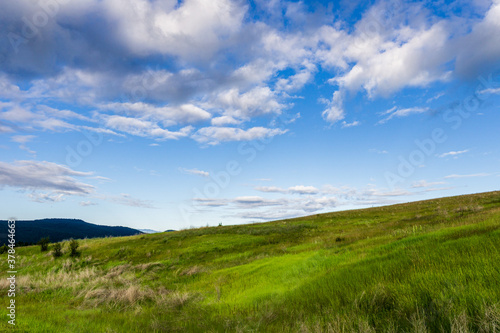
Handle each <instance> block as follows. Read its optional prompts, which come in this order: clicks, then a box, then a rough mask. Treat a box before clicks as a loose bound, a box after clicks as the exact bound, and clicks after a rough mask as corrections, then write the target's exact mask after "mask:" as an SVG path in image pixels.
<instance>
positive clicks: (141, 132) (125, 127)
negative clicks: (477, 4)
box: [102, 115, 193, 140]
mask: <svg viewBox="0 0 500 333" xmlns="http://www.w3.org/2000/svg"><path fill="white" fill-rule="evenodd" d="M102 119H103V120H104V122H105V124H106V126H107V127H109V128H111V129H113V130H117V131H120V132H125V133H128V134H132V135H137V136H142V137H151V138H155V139H159V140H166V139H179V138H182V137H186V136H188V135H189V134H190V133H191V131H192V130H193V127H192V126H186V127H183V128H181V129H180V130H179V131H169V130H167V129H164V128H161V127H160V126H158V124H157V123H155V122H152V121H148V120H142V119H138V118H132V117H123V116H116V115H113V116H107V115H102Z"/></svg>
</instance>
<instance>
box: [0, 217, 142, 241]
mask: <svg viewBox="0 0 500 333" xmlns="http://www.w3.org/2000/svg"><path fill="white" fill-rule="evenodd" d="M140 233H142V232H141V231H139V230H135V229H132V228H127V227H114V226H107V225H97V224H93V223H88V222H85V221H82V220H77V219H41V220H31V221H22V220H19V221H16V241H17V243H20V242H23V243H29V244H36V243H37V242H38V241H39V240H40V239H41V238H44V237H49V238H50V240H51V241H53V242H60V241H62V240H65V239H70V238H75V239H78V238H95V237H107V236H132V235H137V234H140ZM7 235H8V233H7V221H6V220H0V245H2V244H8V242H7Z"/></svg>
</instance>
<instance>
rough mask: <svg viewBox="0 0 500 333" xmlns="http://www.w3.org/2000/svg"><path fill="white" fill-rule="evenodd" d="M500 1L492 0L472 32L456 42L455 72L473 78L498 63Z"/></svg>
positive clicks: (499, 51) (499, 55)
mask: <svg viewBox="0 0 500 333" xmlns="http://www.w3.org/2000/svg"><path fill="white" fill-rule="evenodd" d="M499 22H500V2H498V1H494V2H493V3H492V5H491V7H490V9H489V10H488V12H487V13H486V15H485V17H484V19H483V20H481V21H479V22H478V23H477V24H475V25H474V26H473V28H472V32H471V33H470V34H468V35H465V36H464V37H462V38H460V39H459V40H458V41H457V43H458V45H457V48H458V54H457V58H456V65H455V68H456V71H457V73H459V74H461V75H463V76H466V77H469V78H475V77H476V76H477V75H478V74H480V73H483V72H485V71H487V70H490V69H491V68H492V67H493V66H497V65H498V64H499V59H500V23H499Z"/></svg>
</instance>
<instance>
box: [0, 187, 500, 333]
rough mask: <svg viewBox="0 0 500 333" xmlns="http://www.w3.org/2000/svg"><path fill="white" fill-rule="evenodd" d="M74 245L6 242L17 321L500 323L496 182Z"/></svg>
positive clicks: (219, 325) (178, 326) (298, 325)
mask: <svg viewBox="0 0 500 333" xmlns="http://www.w3.org/2000/svg"><path fill="white" fill-rule="evenodd" d="M64 248H65V250H66V251H67V245H65V247H64ZM80 250H81V252H82V254H81V256H80V257H79V258H76V259H71V258H69V257H68V256H67V255H64V256H63V257H61V258H58V259H53V258H52V256H51V255H50V254H48V253H40V250H39V248H38V247H35V246H32V247H24V248H19V249H18V255H19V257H18V258H17V262H18V263H17V265H18V274H17V284H18V289H19V292H18V293H17V295H16V305H17V311H18V312H17V313H18V316H17V325H16V328H17V330H18V331H20V332H500V304H499V302H500V192H490V193H482V194H475V195H466V196H459V197H451V198H443V199H437V200H428V201H421V202H414V203H408V204H400V205H394V206H387V207H379V208H370V209H363V210H352V211H345V212H336V213H330V214H322V215H313V216H309V217H304V218H297V219H292V220H286V221H276V222H270V223H262V224H252V225H242V226H224V227H211V228H201V229H190V230H183V231H176V232H169V233H159V234H150V235H139V236H131V237H120V238H106V239H89V240H85V241H81V248H80ZM4 256H5V255H4ZM5 260H6V259H5ZM5 277H6V273H3V275H2V276H1V280H0V281H1V284H2V288H3V289H4V290H6V289H8V286H7V280H6V279H5ZM0 302H1V304H4V305H2V306H7V304H8V298H7V297H6V292H3V293H1V296H0ZM4 309H5V308H4ZM4 311H5V310H4ZM4 318H5V317H4ZM7 326H8V324H7V319H4V320H3V321H2V322H1V323H0V329H1V328H5V327H7Z"/></svg>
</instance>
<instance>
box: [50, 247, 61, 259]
mask: <svg viewBox="0 0 500 333" xmlns="http://www.w3.org/2000/svg"><path fill="white" fill-rule="evenodd" d="M52 255H53V256H54V258H59V257H60V256H62V246H61V243H55V244H54V246H53V247H52Z"/></svg>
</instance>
